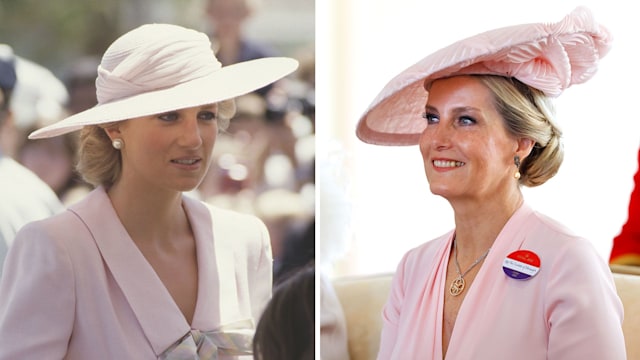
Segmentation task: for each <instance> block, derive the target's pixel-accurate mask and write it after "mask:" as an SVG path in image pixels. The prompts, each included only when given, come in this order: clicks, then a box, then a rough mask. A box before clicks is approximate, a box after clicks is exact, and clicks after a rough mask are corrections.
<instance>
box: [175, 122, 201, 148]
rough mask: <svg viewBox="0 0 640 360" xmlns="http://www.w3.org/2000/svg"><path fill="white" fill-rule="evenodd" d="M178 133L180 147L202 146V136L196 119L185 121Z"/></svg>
mask: <svg viewBox="0 0 640 360" xmlns="http://www.w3.org/2000/svg"><path fill="white" fill-rule="evenodd" d="M180 131H181V132H182V133H181V134H180V145H182V146H184V147H187V148H197V147H199V146H201V145H202V135H201V132H200V125H199V123H198V119H195V118H194V119H189V120H188V121H185V122H184V124H183V126H182V127H181V129H180Z"/></svg>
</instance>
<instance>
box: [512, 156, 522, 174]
mask: <svg viewBox="0 0 640 360" xmlns="http://www.w3.org/2000/svg"><path fill="white" fill-rule="evenodd" d="M513 163H514V164H516V172H515V173H514V174H513V177H514V178H515V179H516V180H519V179H520V176H521V175H520V156H518V155H516V156H514V157H513Z"/></svg>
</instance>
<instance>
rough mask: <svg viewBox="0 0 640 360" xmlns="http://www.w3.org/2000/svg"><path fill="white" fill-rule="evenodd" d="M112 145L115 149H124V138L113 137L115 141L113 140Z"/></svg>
mask: <svg viewBox="0 0 640 360" xmlns="http://www.w3.org/2000/svg"><path fill="white" fill-rule="evenodd" d="M111 145H112V146H113V148H114V149H116V150H120V149H122V145H124V143H123V142H122V139H113V142H111Z"/></svg>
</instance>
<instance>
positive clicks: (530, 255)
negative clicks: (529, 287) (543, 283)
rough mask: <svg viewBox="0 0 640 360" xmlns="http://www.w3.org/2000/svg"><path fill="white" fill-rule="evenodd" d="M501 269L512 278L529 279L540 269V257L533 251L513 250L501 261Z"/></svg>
mask: <svg viewBox="0 0 640 360" xmlns="http://www.w3.org/2000/svg"><path fill="white" fill-rule="evenodd" d="M502 271H504V273H505V274H506V275H507V276H508V277H510V278H512V279H516V280H529V279H531V278H532V277H534V276H536V274H537V273H538V271H540V258H539V257H538V255H536V253H534V252H533V251H529V250H518V251H514V252H512V253H511V254H509V255H508V256H507V257H506V258H505V259H504V261H503V262H502Z"/></svg>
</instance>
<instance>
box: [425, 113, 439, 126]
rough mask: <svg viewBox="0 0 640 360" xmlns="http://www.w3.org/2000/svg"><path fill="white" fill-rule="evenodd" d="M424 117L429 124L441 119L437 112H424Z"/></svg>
mask: <svg viewBox="0 0 640 360" xmlns="http://www.w3.org/2000/svg"><path fill="white" fill-rule="evenodd" d="M422 117H423V118H425V119H427V124H435V123H437V122H438V121H439V120H440V119H439V118H438V116H437V115H436V114H432V113H428V112H425V113H423V114H422Z"/></svg>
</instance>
